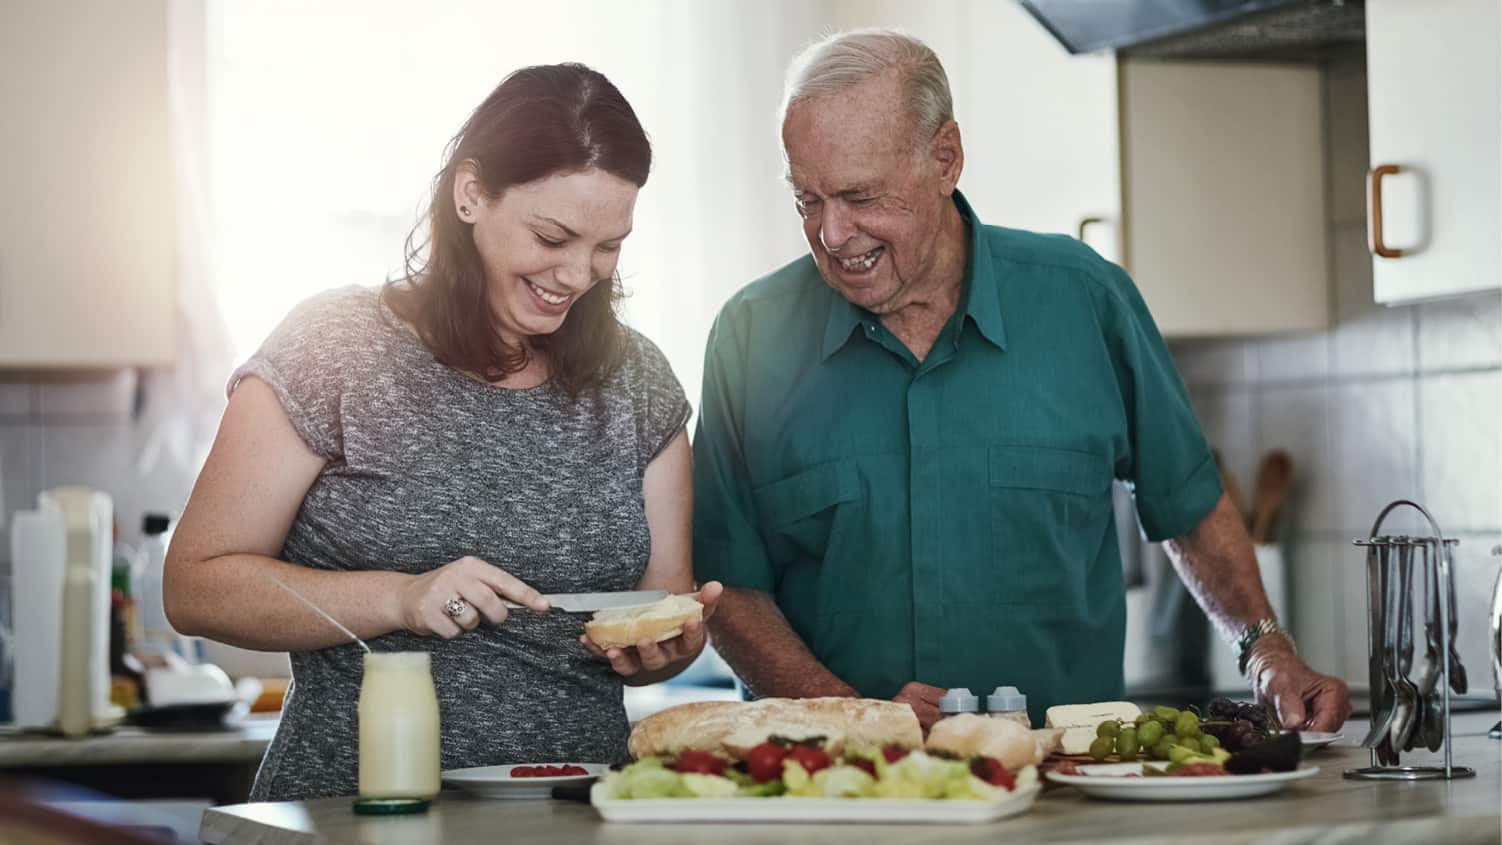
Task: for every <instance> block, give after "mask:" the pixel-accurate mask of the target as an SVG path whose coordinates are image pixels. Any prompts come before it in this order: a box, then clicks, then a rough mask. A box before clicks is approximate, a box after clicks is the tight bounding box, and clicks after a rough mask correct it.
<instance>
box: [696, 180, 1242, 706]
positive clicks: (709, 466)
mask: <svg viewBox="0 0 1502 845" xmlns="http://www.w3.org/2000/svg"><path fill="white" fill-rule="evenodd" d="M955 204H956V206H957V207H958V208H959V210H960V212H961V214H962V215H963V216H964V218H965V220H966V223H967V226H968V232H969V247H968V255H967V260H966V269H965V280H964V291H963V295H962V297H961V300H960V304H959V307H958V308H956V310H955V314H954V315H953V316H952V317H951V318H950V320H949V322H948V324H947V325H946V326H945V327H944V329H943V331H942V332H941V333H940V335H939V338H938V341H937V342H936V343H935V344H934V346H933V349H932V350H931V351H930V352H929V354H928V357H927V358H926V359H925V360H924V361H923V362H922V363H919V362H918V361H917V360H916V359H915V358H914V357H913V355H912V353H911V352H909V351H908V350H907V348H906V347H904V346H903V345H902V343H901V342H899V341H898V340H897V339H896V337H895V336H893V335H892V334H891V333H890V332H888V331H887V330H886V329H885V328H884V327H883V326H882V324H881V321H880V320H879V319H877V318H876V317H875V316H874V315H872V314H870V313H869V312H866V311H864V310H863V309H860V308H858V307H856V306H854V305H852V304H850V303H849V302H848V301H847V300H845V299H844V298H843V297H841V296H840V295H839V294H838V293H836V292H835V291H833V290H832V289H831V288H829V287H828V286H827V285H826V284H825V283H824V281H823V280H822V279H821V278H820V276H819V272H818V270H817V268H816V267H815V266H814V262H813V259H812V257H810V256H804V257H803V258H800V259H798V260H797V261H794V262H793V263H791V264H789V265H787V266H785V267H783V268H782V269H780V270H777V271H776V272H774V273H772V274H771V275H769V276H766V277H763V278H761V279H759V280H757V281H755V282H753V283H752V284H750V285H748V286H747V287H745V288H744V289H742V290H741V291H740V292H738V293H737V294H736V295H735V296H734V297H732V298H731V299H730V301H729V302H728V303H726V305H725V307H724V308H723V309H722V310H721V312H720V314H719V316H718V318H717V319H716V321H715V325H714V328H713V330H712V332H711V334H710V338H709V346H708V350H707V352H706V354H705V366H704V391H703V396H702V398H701V405H702V407H701V411H700V416H699V421H698V426H697V431H696V433H695V438H694V497H695V502H694V504H695V512H694V561H695V573H696V576H697V577H698V578H699V579H700V580H701V581H705V580H710V579H715V580H719V581H722V582H724V583H725V584H726V585H728V586H736V587H749V588H753V589H757V590H764V591H767V592H769V593H771V594H773V595H774V596H775V597H776V600H777V603H778V605H779V606H780V607H781V609H782V611H783V613H784V614H785V615H786V616H787V619H788V622H789V623H790V624H791V625H792V627H793V630H795V631H796V632H797V633H798V635H799V636H800V637H802V639H803V641H804V642H805V643H807V644H808V647H809V648H810V649H811V650H812V652H813V654H814V655H815V656H816V657H817V658H818V659H819V660H820V661H821V662H822V663H823V664H824V665H825V666H827V667H828V668H829V669H830V670H831V671H833V672H834V673H835V674H836V675H838V676H839V677H841V678H842V679H844V680H845V681H846V682H847V683H849V684H850V685H852V686H854V687H855V688H856V689H857V690H859V691H860V693H861V694H862V695H866V696H870V697H875V698H890V697H892V696H893V695H895V694H896V693H897V692H898V690H899V689H900V688H901V687H902V685H903V684H905V683H907V682H909V681H921V682H923V683H926V684H932V685H934V686H938V687H969V688H970V689H971V690H972V691H976V692H983V691H989V690H990V689H991V688H992V687H995V686H999V685H1006V684H1011V685H1015V686H1017V687H1019V688H1021V690H1022V691H1023V692H1024V693H1026V694H1027V696H1028V705H1029V709H1030V711H1031V715H1032V717H1033V719H1034V720H1035V721H1039V720H1041V718H1042V713H1043V709H1044V708H1046V707H1048V706H1050V705H1053V704H1060V703H1078V702H1088V701H1100V700H1108V699H1112V698H1118V697H1120V695H1121V694H1122V666H1121V664H1122V649H1123V637H1124V632H1125V623H1126V603H1125V598H1124V592H1123V585H1122V577H1121V562H1120V557H1119V554H1118V551H1117V545H1116V529H1115V522H1114V516H1113V510H1112V507H1111V481H1112V479H1113V478H1119V479H1125V480H1128V481H1130V482H1131V483H1133V485H1134V486H1135V492H1136V502H1137V510H1138V513H1139V515H1140V516H1141V519H1142V524H1143V526H1144V528H1145V530H1146V531H1147V533H1148V535H1149V537H1150V538H1152V539H1154V540H1159V539H1164V538H1168V537H1176V536H1180V535H1182V534H1185V533H1187V532H1188V531H1189V530H1190V529H1192V528H1193V527H1194V526H1195V525H1197V524H1198V523H1199V521H1200V520H1201V519H1202V518H1204V517H1205V515H1206V514H1208V513H1209V512H1210V510H1211V508H1212V507H1214V505H1215V503H1216V501H1217V500H1218V499H1219V498H1220V495H1221V486H1220V480H1219V476H1218V474H1217V473H1216V469H1215V464H1214V461H1213V459H1212V458H1211V456H1210V452H1209V449H1208V448H1207V447H1206V444H1205V440H1204V437H1203V436H1202V435H1201V433H1200V430H1199V426H1198V423H1197V422H1196V420H1195V417H1194V413H1193V411H1192V410H1191V408H1190V406H1189V402H1188V400H1187V398H1186V396H1185V393H1184V389H1183V385H1182V384H1181V383H1180V381H1179V379H1178V376H1177V374H1176V372H1175V370H1174V367H1173V361H1172V360H1171V358H1170V357H1169V354H1168V350H1167V348H1166V347H1165V345H1164V343H1163V340H1162V338H1161V337H1160V336H1159V334H1158V331H1157V328H1156V327H1155V326H1154V325H1153V320H1152V317H1151V315H1149V314H1148V311H1147V307H1146V305H1144V304H1143V301H1142V297H1141V296H1140V295H1139V294H1138V292H1137V289H1136V287H1135V286H1134V285H1133V284H1132V282H1131V280H1130V279H1129V278H1128V277H1127V275H1126V274H1125V273H1124V272H1123V271H1122V270H1121V269H1120V268H1119V267H1117V266H1115V265H1113V264H1111V263H1109V262H1107V261H1105V260H1104V259H1102V258H1100V257H1099V256H1097V255H1096V254H1095V253H1094V252H1092V251H1091V250H1090V249H1089V248H1088V247H1086V246H1084V245H1082V244H1081V243H1080V242H1078V241H1076V240H1073V239H1071V238H1067V237H1064V236H1057V235H1038V234H1033V233H1030V232H1023V231H1017V230H1013V229H1003V228H998V227H995V226H983V225H981V223H980V221H979V220H977V219H976V217H975V214H974V212H973V211H972V210H971V209H970V206H969V204H968V203H966V201H965V200H964V198H963V197H962V196H960V195H959V194H958V193H956V194H955Z"/></svg>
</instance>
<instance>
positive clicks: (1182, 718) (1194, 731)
mask: <svg viewBox="0 0 1502 845" xmlns="http://www.w3.org/2000/svg"><path fill="white" fill-rule="evenodd" d="M1173 732H1174V734H1175V735H1176V736H1178V737H1179V738H1180V739H1190V738H1192V737H1197V736H1199V735H1200V717H1198V716H1196V715H1194V714H1193V713H1190V712H1188V711H1185V712H1183V713H1180V714H1179V718H1178V719H1176V720H1175V721H1174V723H1173Z"/></svg>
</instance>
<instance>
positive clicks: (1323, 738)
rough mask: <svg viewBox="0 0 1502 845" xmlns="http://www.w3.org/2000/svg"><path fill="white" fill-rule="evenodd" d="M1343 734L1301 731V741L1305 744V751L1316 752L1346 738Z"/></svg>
mask: <svg viewBox="0 0 1502 845" xmlns="http://www.w3.org/2000/svg"><path fill="white" fill-rule="evenodd" d="M1344 736H1345V734H1343V733H1330V732H1329V731H1300V732H1299V741H1301V742H1303V743H1304V750H1305V751H1314V750H1315V749H1317V748H1324V747H1325V746H1327V745H1329V744H1330V743H1332V742H1334V741H1335V740H1337V739H1341V738H1342V737H1344Z"/></svg>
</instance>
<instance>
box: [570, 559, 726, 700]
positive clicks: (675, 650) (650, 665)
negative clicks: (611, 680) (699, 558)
mask: <svg viewBox="0 0 1502 845" xmlns="http://www.w3.org/2000/svg"><path fill="white" fill-rule="evenodd" d="M724 591H725V588H724V587H722V586H721V585H720V582H718V581H710V582H708V583H707V584H705V585H704V586H702V587H700V588H699V592H697V593H695V594H694V598H696V599H698V600H699V603H700V604H702V605H704V619H703V621H701V622H689V623H688V624H686V625H684V626H683V633H682V634H679V635H678V636H676V637H674V638H672V639H671V640H664V641H663V642H660V643H655V642H652V641H651V640H650V639H647V638H645V637H644V638H642V640H641V642H638V643H637V644H636V645H635V646H632V647H631V648H624V649H622V648H611V649H604V650H602V649H601V648H600V647H599V646H597V645H595V644H594V643H593V642H591V641H590V639H589V637H580V638H579V642H581V643H583V644H584V647H585V648H587V649H589V650H590V652H591V653H592V654H594V655H595V656H596V657H603V658H605V659H606V660H608V661H610V668H612V669H614V670H615V671H616V674H618V675H621V676H622V677H625V678H628V679H631V680H633V681H636V682H637V683H655V682H656V681H664V680H667V679H668V678H671V677H673V676H674V675H676V674H678V673H679V672H682V671H683V670H684V669H685V668H687V667H688V664H690V663H692V662H694V660H695V659H697V658H698V656H699V653H700V652H702V651H703V650H704V643H705V641H706V640H707V635H706V633H705V627H704V623H705V622H708V621H709V617H711V616H713V615H714V610H715V605H716V604H718V603H719V601H720V594H721V593H723V592H724Z"/></svg>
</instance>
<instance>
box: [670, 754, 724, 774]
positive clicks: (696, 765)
mask: <svg viewBox="0 0 1502 845" xmlns="http://www.w3.org/2000/svg"><path fill="white" fill-rule="evenodd" d="M678 771H680V772H696V773H698V774H701V775H723V774H725V761H724V760H721V759H720V758H718V757H716V756H714V755H713V754H710V753H709V752H707V751H685V752H683V753H681V754H679V755H678Z"/></svg>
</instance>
